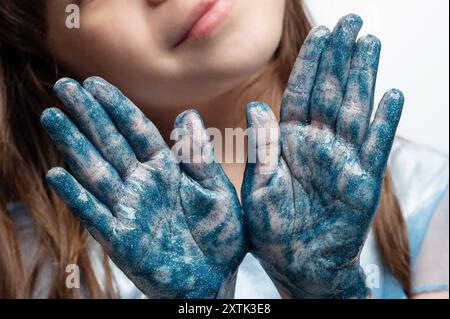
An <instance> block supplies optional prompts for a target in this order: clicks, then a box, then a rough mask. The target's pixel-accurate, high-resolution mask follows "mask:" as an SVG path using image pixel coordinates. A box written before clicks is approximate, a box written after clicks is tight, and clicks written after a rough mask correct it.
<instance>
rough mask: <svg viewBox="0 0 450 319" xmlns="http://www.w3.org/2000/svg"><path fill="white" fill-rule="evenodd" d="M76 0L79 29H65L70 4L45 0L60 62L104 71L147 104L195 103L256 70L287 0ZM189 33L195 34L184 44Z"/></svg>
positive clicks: (77, 71)
mask: <svg viewBox="0 0 450 319" xmlns="http://www.w3.org/2000/svg"><path fill="white" fill-rule="evenodd" d="M79 2H80V12H81V14H80V22H81V25H80V28H79V29H69V28H67V27H66V18H67V16H68V15H69V14H68V13H66V12H65V11H66V6H67V5H69V4H71V3H73V1H71V0H57V1H56V0H47V20H48V26H49V43H50V45H51V47H52V49H53V51H54V53H55V55H56V57H57V59H58V61H59V62H60V63H61V64H62V65H64V66H65V67H66V68H67V69H68V70H69V71H70V72H71V73H73V74H74V76H77V77H80V78H85V77H88V76H91V75H99V76H102V77H104V78H106V79H107V80H108V81H110V82H112V83H113V84H115V85H117V86H118V87H119V88H120V89H122V90H123V91H124V92H125V93H126V94H127V95H129V96H130V97H131V98H132V99H133V100H134V101H135V102H137V103H138V104H140V105H150V106H152V107H185V106H195V105H196V104H201V103H202V102H205V101H208V100H210V99H212V98H214V97H217V96H220V95H221V94H224V93H226V92H227V91H228V90H230V89H232V88H233V87H235V86H236V85H238V84H239V83H241V82H243V81H245V80H246V79H248V78H249V77H251V76H252V75H254V74H255V73H257V72H258V70H260V69H261V67H263V66H264V65H265V64H266V63H267V62H268V61H269V60H270V58H271V57H272V56H273V54H274V52H275V50H276V48H277V47H278V44H279V41H280V37H281V34H282V28H283V18H284V7H285V0H81V1H79ZM215 2H216V3H215ZM202 4H204V5H203V6H202ZM212 5H213V6H214V5H215V6H216V7H211V6H212ZM208 8H209V9H208ZM208 10H209V11H208ZM205 11H206V12H207V13H206V15H203V19H202V21H200V22H199V23H197V25H196V27H195V28H192V25H193V24H194V22H195V21H197V20H198V18H199V16H202V14H204V13H205ZM205 21H206V23H205ZM215 21H218V22H219V23H218V25H217V26H216V27H215V28H213V27H214V25H215V23H214V22H215ZM211 22H212V23H211ZM211 29H212V30H211ZM189 30H191V31H192V33H191V34H192V35H193V38H191V39H190V40H188V41H182V40H183V39H184V38H185V35H186V33H187V32H188V31H189ZM208 31H210V32H208ZM199 36H200V38H198V37H199ZM180 41H181V43H180Z"/></svg>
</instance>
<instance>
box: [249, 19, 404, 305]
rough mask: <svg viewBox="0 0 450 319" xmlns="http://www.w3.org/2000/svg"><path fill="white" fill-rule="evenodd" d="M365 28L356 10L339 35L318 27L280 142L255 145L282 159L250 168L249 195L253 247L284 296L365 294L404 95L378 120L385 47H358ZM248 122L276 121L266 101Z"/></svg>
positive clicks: (367, 42) (295, 81)
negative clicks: (364, 255) (370, 238)
mask: <svg viewBox="0 0 450 319" xmlns="http://www.w3.org/2000/svg"><path fill="white" fill-rule="evenodd" d="M361 26H362V21H361V19H360V18H359V17H358V16H355V15H349V16H346V17H344V18H343V19H342V20H341V21H340V22H339V23H338V25H337V26H336V28H335V30H334V32H333V33H330V31H329V30H328V29H326V28H324V27H319V28H316V29H314V30H313V31H312V32H311V34H310V35H309V37H308V39H307V40H306V42H305V44H304V46H303V48H302V49H301V52H300V55H299V58H298V60H297V63H296V66H295V67H294V71H293V73H292V75H291V78H290V81H289V85H288V88H287V90H286V92H285V95H284V101H283V105H282V110H281V124H280V126H279V131H278V134H279V136H278V138H273V139H272V140H270V141H271V142H270V143H267V142H264V141H256V144H257V145H259V147H260V148H261V147H263V148H265V149H266V151H271V152H266V153H268V154H269V155H268V156H270V154H272V155H271V156H272V157H275V158H274V159H272V160H270V159H269V160H265V161H261V160H260V161H259V162H257V163H256V164H248V167H247V172H246V176H245V181H244V187H243V193H242V197H243V203H244V204H243V205H244V212H245V216H246V224H247V228H248V234H249V237H250V241H251V246H252V247H251V249H252V251H253V252H254V254H255V255H256V256H257V257H258V258H259V260H260V261H261V263H262V265H263V267H264V268H265V269H266V271H267V272H268V273H269V275H270V276H271V277H272V279H273V280H274V282H275V283H276V285H277V286H278V288H279V290H280V292H281V293H282V294H283V295H285V296H289V297H296V298H327V297H329V298H331V297H341V298H351V297H366V296H367V289H366V287H365V282H364V274H363V272H362V270H361V268H360V265H359V254H360V252H361V250H362V247H363V245H364V242H365V239H366V236H367V233H368V232H369V229H370V225H371V222H372V220H373V217H374V215H375V212H376V210H377V207H378V203H379V199H380V195H381V189H382V183H383V178H384V171H385V167H386V163H387V159H388V156H389V153H390V150H391V147H392V143H393V139H394V137H395V132H396V128H397V125H398V122H399V120H400V115H401V112H402V107H403V95H402V94H401V92H399V91H397V90H392V91H390V92H388V93H386V95H385V96H384V98H383V100H382V101H381V103H380V105H379V107H378V111H377V114H376V116H375V119H374V120H373V122H372V123H370V121H371V114H372V109H373V99H374V88H375V80H376V76H377V68H378V62H379V55H380V49H381V44H380V42H379V40H378V39H376V38H375V37H373V36H366V37H363V38H361V39H360V40H358V41H357V43H356V38H357V35H358V33H359V30H360V28H361ZM248 122H249V126H250V127H251V128H254V129H260V128H264V127H266V128H273V127H278V126H277V125H278V123H277V120H276V118H275V116H274V115H273V113H272V111H271V110H270V108H269V107H268V106H267V105H264V104H258V103H256V104H252V105H250V106H249V108H248ZM263 153H264V152H263Z"/></svg>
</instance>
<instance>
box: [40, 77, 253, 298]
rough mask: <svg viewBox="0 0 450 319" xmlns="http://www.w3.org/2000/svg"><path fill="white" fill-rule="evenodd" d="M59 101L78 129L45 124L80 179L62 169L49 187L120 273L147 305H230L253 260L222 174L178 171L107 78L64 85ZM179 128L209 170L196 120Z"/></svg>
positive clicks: (51, 114) (186, 118)
mask: <svg viewBox="0 0 450 319" xmlns="http://www.w3.org/2000/svg"><path fill="white" fill-rule="evenodd" d="M55 92H56V94H57V95H58V97H59V98H60V99H61V100H62V102H63V103H64V104H65V106H66V107H67V109H68V110H69V112H70V113H71V115H72V118H73V120H74V121H75V123H73V122H72V121H71V120H70V119H69V118H68V117H67V116H66V115H65V114H63V113H62V112H61V111H60V110H58V109H47V110H45V111H44V113H43V114H42V118H41V121H42V124H43V126H44V127H45V129H46V130H47V132H48V133H49V135H50V137H51V138H52V140H53V142H54V143H55V144H56V146H57V147H58V149H59V151H60V152H61V154H62V155H63V157H64V159H65V161H66V163H67V164H68V166H69V167H70V169H71V171H72V173H73V176H72V175H71V174H70V173H69V172H67V171H66V170H64V169H63V168H54V169H52V170H51V171H50V172H49V173H48V175H47V180H48V182H49V184H50V185H51V186H52V187H53V188H54V189H55V191H56V192H57V193H58V194H59V196H60V197H61V198H62V200H63V201H64V202H65V203H66V204H67V205H68V206H69V208H70V209H71V210H72V212H73V214H74V215H75V216H76V217H77V218H78V219H79V220H80V221H81V223H82V224H83V225H84V226H86V228H87V229H88V230H89V232H90V233H91V234H92V235H93V237H94V238H95V239H96V240H97V241H98V242H99V243H100V244H102V246H103V247H104V248H105V249H106V251H107V252H108V254H109V255H110V257H111V259H112V260H113V261H114V262H115V263H116V265H117V266H118V267H119V268H120V269H121V270H122V271H123V272H124V273H125V274H126V275H127V276H128V277H129V278H130V279H131V280H132V281H133V282H134V283H135V284H136V286H137V287H138V288H140V289H141V290H142V292H144V293H145V294H146V295H147V296H148V297H152V298H217V297H232V294H233V289H234V287H233V286H232V283H233V280H234V279H235V275H236V272H237V267H238V266H239V264H240V262H241V261H242V259H243V257H244V255H245V252H246V250H245V241H244V236H243V226H242V212H241V207H240V204H239V201H238V197H237V194H236V192H235V189H234V187H233V185H232V184H231V183H230V181H229V180H228V178H227V177H226V175H225V173H224V172H223V170H222V168H221V166H220V165H219V164H218V163H217V162H216V161H214V160H212V161H208V162H207V163H204V162H201V163H198V162H197V163H181V164H179V163H178V161H177V159H176V157H175V155H174V154H173V153H172V151H171V150H170V149H169V148H168V147H167V145H166V144H165V142H164V140H163V139H162V137H161V135H160V134H159V132H158V130H157V129H156V127H155V126H154V125H153V124H152V123H151V122H150V121H149V120H148V119H147V118H146V117H145V116H144V115H143V114H142V112H141V111H140V110H139V109H138V108H137V107H136V106H135V105H133V104H132V103H131V102H130V100H128V99H127V98H126V97H125V96H123V95H122V93H121V92H119V90H117V89H116V88H115V87H113V86H112V85H110V84H109V83H107V82H106V81H104V80H102V79H100V78H89V79H88V80H86V81H85V82H84V88H83V87H81V86H80V85H79V84H78V83H77V82H75V81H73V80H70V79H62V80H60V81H58V83H57V84H56V85H55ZM175 126H176V128H178V129H179V130H180V132H182V133H183V134H184V135H185V136H184V137H185V141H188V142H189V141H190V142H191V143H200V145H199V146H200V148H201V150H202V152H203V153H202V154H205V157H203V158H202V160H203V159H206V158H209V159H213V158H214V155H213V148H212V144H211V143H210V140H209V138H208V136H207V135H206V132H205V130H204V126H203V123H202V121H201V119H200V117H199V115H198V114H197V113H196V112H195V111H187V112H185V113H183V114H182V115H180V116H179V117H178V118H177V120H176V121H175ZM197 136H199V137H201V140H199V139H198V138H196V139H195V138H194V137H197ZM190 145H191V146H192V145H193V144H190Z"/></svg>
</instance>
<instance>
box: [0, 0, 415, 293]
mask: <svg viewBox="0 0 450 319" xmlns="http://www.w3.org/2000/svg"><path fill="white" fill-rule="evenodd" d="M42 2H43V1H35V0H16V1H2V2H1V3H0V158H1V161H0V181H1V182H0V252H1V253H0V273H1V274H2V275H1V276H0V298H29V297H31V296H32V293H33V290H34V288H35V285H36V281H37V278H38V276H39V274H40V273H41V271H42V268H43V264H44V263H45V262H46V260H50V262H51V264H52V265H54V269H53V270H54V271H53V273H52V282H51V286H50V295H49V297H50V298H68V297H69V298H70V297H74V298H77V297H80V294H79V291H78V290H76V289H68V288H66V287H65V278H66V273H65V267H66V265H69V264H77V265H79V267H80V269H81V271H82V275H83V276H82V278H83V285H84V287H86V290H87V293H88V294H89V297H93V298H104V297H114V296H115V293H114V289H113V282H112V276H111V271H110V268H109V263H108V261H107V257H106V255H104V268H105V274H106V276H105V278H106V279H105V283H104V286H103V287H104V288H105V289H102V285H101V284H100V283H99V282H98V281H97V279H96V276H95V273H94V270H93V268H92V264H91V260H90V257H89V249H88V248H89V245H90V237H89V236H88V235H87V233H86V231H85V230H84V228H83V227H81V226H80V224H79V223H78V222H77V221H76V220H75V219H74V217H73V216H72V214H71V213H70V212H69V210H68V209H67V207H66V206H65V205H64V204H63V203H62V202H61V200H59V199H58V197H57V196H56V195H55V194H54V192H53V191H52V190H51V189H50V188H49V187H48V186H47V185H46V183H45V179H44V176H45V173H46V172H47V171H48V170H49V169H50V168H51V167H54V166H63V162H62V160H61V158H60V157H59V155H58V153H57V152H56V150H55V148H54V146H53V145H52V143H51V142H50V141H49V139H48V138H47V136H46V134H45V133H44V132H43V130H42V128H41V126H40V123H39V116H40V114H41V112H42V111H43V109H44V107H45V106H48V105H51V106H60V107H62V106H61V105H60V104H59V102H58V101H57V100H55V98H54V97H53V96H52V94H51V87H52V84H53V83H54V82H55V81H56V80H57V79H58V78H59V77H61V76H62V74H61V72H60V70H58V69H57V66H56V63H55V62H54V59H53V57H52V54H51V52H50V50H49V48H48V45H47V43H46V25H45V18H44V12H45V8H44V5H43V3H42ZM286 10H287V12H286V17H285V27H284V32H283V37H282V40H281V43H280V47H279V49H278V50H277V53H276V56H275V60H276V61H277V70H278V75H279V82H280V83H282V84H283V85H285V84H286V83H287V81H288V77H289V74H290V72H291V69H292V66H293V65H294V62H295V59H296V56H297V53H298V51H299V50H300V46H301V45H302V43H303V41H304V39H305V38H306V36H307V34H308V32H309V31H310V29H311V26H310V24H309V22H308V21H309V20H308V17H307V15H306V14H305V10H304V9H303V7H302V5H301V3H300V2H299V1H298V0H287V4H286ZM11 202H22V203H24V204H25V206H26V207H27V208H28V210H29V212H30V214H31V216H32V217H33V219H34V221H35V225H36V227H35V228H36V230H37V232H38V234H39V246H40V255H39V256H40V257H39V260H38V261H37V263H36V264H35V266H34V267H33V268H32V269H31V270H29V269H26V267H25V265H24V264H23V262H22V256H21V251H20V245H19V237H18V233H17V231H16V229H15V225H14V223H13V220H12V218H11V216H10V215H9V213H8V212H7V205H8V204H9V203H11ZM374 227H375V235H376V238H377V243H378V246H379V250H380V252H381V256H382V257H383V260H384V263H385V264H386V266H387V267H388V268H389V269H390V270H391V271H392V273H393V274H394V275H395V277H396V278H397V279H398V280H399V281H400V282H401V283H402V285H403V287H404V289H405V291H406V292H407V294H408V295H409V292H410V290H411V285H410V264H409V248H408V247H409V245H408V238H407V233H406V227H405V223H404V220H403V217H402V213H401V210H400V207H399V205H398V201H397V199H396V197H395V195H394V191H393V188H392V182H391V179H390V177H389V176H387V178H386V180H385V183H384V189H383V196H382V200H381V204H380V208H379V211H378V214H377V217H376V220H375V226H374Z"/></svg>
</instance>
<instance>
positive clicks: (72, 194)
mask: <svg viewBox="0 0 450 319" xmlns="http://www.w3.org/2000/svg"><path fill="white" fill-rule="evenodd" d="M47 182H48V183H49V184H50V186H52V188H53V189H54V190H55V191H56V193H57V194H58V195H59V197H61V199H62V200H63V202H64V203H65V204H66V205H67V206H68V207H69V208H70V210H71V211H72V213H73V214H74V215H75V216H76V217H77V218H78V219H79V220H80V222H81V223H82V224H83V225H84V226H85V227H86V228H87V229H88V231H89V232H90V233H91V235H92V236H93V237H94V238H95V239H96V240H97V241H99V242H102V241H108V240H110V239H111V238H112V236H113V234H114V228H115V227H114V225H115V219H114V217H113V215H112V214H111V212H110V211H109V210H108V208H107V207H106V206H104V205H103V204H102V203H101V202H99V201H98V200H97V199H96V198H95V197H94V196H93V195H92V194H91V193H90V192H88V191H87V190H86V189H85V188H84V187H83V186H81V184H80V183H78V182H77V181H76V180H75V178H74V177H73V176H72V175H70V174H69V173H68V172H67V171H66V170H65V169H63V168H54V169H52V170H50V171H49V172H48V174H47Z"/></svg>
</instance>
